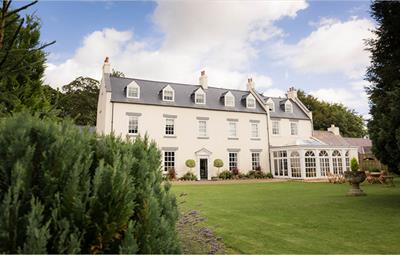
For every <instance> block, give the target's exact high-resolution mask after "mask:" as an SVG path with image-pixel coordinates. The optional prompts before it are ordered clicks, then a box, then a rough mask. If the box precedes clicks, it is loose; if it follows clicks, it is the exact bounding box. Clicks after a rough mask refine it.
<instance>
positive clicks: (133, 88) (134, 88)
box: [126, 81, 140, 98]
mask: <svg viewBox="0 0 400 255" xmlns="http://www.w3.org/2000/svg"><path fill="white" fill-rule="evenodd" d="M126 97H128V98H139V97H140V87H139V85H138V84H137V83H136V82H134V81H133V82H131V83H129V85H128V86H126Z"/></svg>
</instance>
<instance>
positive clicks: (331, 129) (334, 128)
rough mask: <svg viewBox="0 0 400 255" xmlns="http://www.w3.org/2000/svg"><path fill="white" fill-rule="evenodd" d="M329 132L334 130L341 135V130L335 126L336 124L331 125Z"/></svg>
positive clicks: (334, 132) (335, 133)
mask: <svg viewBox="0 0 400 255" xmlns="http://www.w3.org/2000/svg"><path fill="white" fill-rule="evenodd" d="M328 131H329V132H332V133H333V134H334V135H340V131H339V128H338V127H335V125H334V124H332V125H331V127H330V128H328Z"/></svg>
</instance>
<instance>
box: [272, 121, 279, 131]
mask: <svg viewBox="0 0 400 255" xmlns="http://www.w3.org/2000/svg"><path fill="white" fill-rule="evenodd" d="M275 124H277V125H276V126H275ZM280 125H281V124H280V121H279V120H273V121H272V134H273V135H279V134H280ZM275 130H277V132H275Z"/></svg>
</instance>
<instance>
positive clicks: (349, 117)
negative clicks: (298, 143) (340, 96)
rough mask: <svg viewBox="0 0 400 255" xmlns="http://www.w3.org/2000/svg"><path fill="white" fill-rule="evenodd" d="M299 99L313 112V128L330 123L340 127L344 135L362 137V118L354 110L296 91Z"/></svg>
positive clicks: (363, 131) (320, 128)
mask: <svg viewBox="0 0 400 255" xmlns="http://www.w3.org/2000/svg"><path fill="white" fill-rule="evenodd" d="M298 97H299V99H300V101H301V102H302V103H303V104H304V105H305V106H306V107H307V108H308V109H309V110H310V111H312V113H313V125H314V129H315V130H326V129H327V128H328V127H330V126H331V124H335V125H336V126H337V127H339V129H340V133H341V134H342V135H343V136H346V137H363V136H365V135H366V130H365V128H364V123H363V118H362V116H361V115H359V114H357V113H356V112H355V111H354V110H351V109H349V108H347V107H345V106H344V105H342V104H332V103H328V102H324V101H322V102H321V101H319V100H318V99H317V98H315V97H313V96H311V95H306V94H305V93H304V91H298Z"/></svg>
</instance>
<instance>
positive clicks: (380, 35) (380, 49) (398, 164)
mask: <svg viewBox="0 0 400 255" xmlns="http://www.w3.org/2000/svg"><path fill="white" fill-rule="evenodd" d="M371 14H372V17H373V18H374V19H375V20H376V23H377V28H376V29H375V30H374V31H373V32H374V34H375V36H376V37H375V38H371V39H369V40H368V42H367V45H368V50H369V51H370V52H371V55H372V57H371V65H370V66H369V68H368V70H367V80H368V81H369V82H370V84H371V85H370V86H369V87H368V88H367V93H368V96H369V101H370V114H371V117H372V118H371V120H370V121H369V123H368V131H369V135H370V138H371V140H372V144H373V147H372V150H373V152H374V154H375V156H376V157H377V158H378V159H379V160H380V161H381V162H382V163H384V164H386V165H387V166H388V167H389V169H390V170H392V171H397V172H399V168H400V104H399V102H400V26H399V24H400V2H398V1H375V2H373V3H372V4H371Z"/></svg>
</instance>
